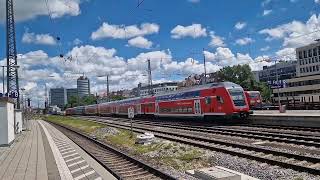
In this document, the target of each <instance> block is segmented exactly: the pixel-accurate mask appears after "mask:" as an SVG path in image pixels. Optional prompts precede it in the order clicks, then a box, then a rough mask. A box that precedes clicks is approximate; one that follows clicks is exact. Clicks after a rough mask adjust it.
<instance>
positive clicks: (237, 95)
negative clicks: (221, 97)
mask: <svg viewBox="0 0 320 180" xmlns="http://www.w3.org/2000/svg"><path fill="white" fill-rule="evenodd" d="M229 93H230V95H231V98H232V100H233V103H234V105H235V106H245V105H246V102H245V97H244V94H243V91H239V90H229Z"/></svg>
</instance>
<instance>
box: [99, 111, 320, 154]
mask: <svg viewBox="0 0 320 180" xmlns="http://www.w3.org/2000/svg"><path fill="white" fill-rule="evenodd" d="M93 118H94V117H93ZM100 118H102V119H106V120H107V119H108V118H104V117H100ZM115 120H117V121H122V122H130V120H129V119H126V118H115ZM133 121H134V123H135V124H142V125H152V126H157V127H166V128H174V129H179V130H188V131H194V132H201V133H211V134H220V135H227V136H233V137H242V138H249V139H260V140H266V141H270V142H280V143H290V144H296V145H304V146H310V147H316V148H319V147H320V137H310V136H302V135H295V134H285V133H283V134H282V133H281V134H280V133H275V132H264V131H254V130H249V129H247V130H244V129H232V128H227V127H202V126H191V125H185V126H181V125H178V124H170V123H164V122H153V121H144V120H142V121H140V120H133Z"/></svg>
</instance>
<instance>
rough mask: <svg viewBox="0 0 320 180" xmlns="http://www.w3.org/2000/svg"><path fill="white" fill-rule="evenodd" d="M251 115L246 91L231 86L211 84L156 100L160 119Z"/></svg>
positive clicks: (162, 96) (231, 84) (226, 83)
mask: <svg viewBox="0 0 320 180" xmlns="http://www.w3.org/2000/svg"><path fill="white" fill-rule="evenodd" d="M248 113H249V107H248V104H247V101H246V98H245V95H244V91H243V89H242V87H240V86H239V85H237V84H234V83H230V82H221V83H212V84H207V85H203V86H199V87H196V88H191V89H187V90H182V91H180V92H172V93H169V94H165V95H160V96H157V97H156V113H155V115H156V116H168V117H175V116H176V117H206V118H209V117H212V116H220V117H221V116H224V117H226V116H228V117H234V116H238V117H246V116H248Z"/></svg>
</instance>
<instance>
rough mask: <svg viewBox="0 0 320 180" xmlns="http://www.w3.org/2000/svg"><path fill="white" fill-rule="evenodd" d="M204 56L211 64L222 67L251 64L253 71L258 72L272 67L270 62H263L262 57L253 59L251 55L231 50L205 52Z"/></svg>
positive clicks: (222, 49) (219, 49)
mask: <svg viewBox="0 0 320 180" xmlns="http://www.w3.org/2000/svg"><path fill="white" fill-rule="evenodd" d="M204 54H205V57H206V58H207V60H208V61H209V62H210V61H211V62H213V63H214V64H216V65H218V66H221V67H224V66H234V65H238V64H249V66H250V67H251V69H252V70H253V71H256V70H261V69H262V67H263V66H265V65H270V63H268V62H265V61H261V56H259V57H256V58H255V59H253V58H252V57H251V56H250V55H249V54H242V53H236V54H234V53H233V52H232V51H231V50H230V49H229V48H223V47H218V48H217V49H216V52H209V51H204Z"/></svg>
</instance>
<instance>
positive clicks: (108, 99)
mask: <svg viewBox="0 0 320 180" xmlns="http://www.w3.org/2000/svg"><path fill="white" fill-rule="evenodd" d="M109 93H110V91H109V75H107V101H108V102H109V101H110V98H109V96H110V94H109Z"/></svg>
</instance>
